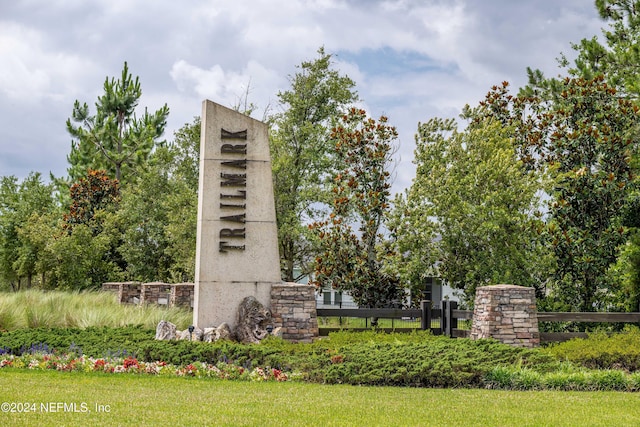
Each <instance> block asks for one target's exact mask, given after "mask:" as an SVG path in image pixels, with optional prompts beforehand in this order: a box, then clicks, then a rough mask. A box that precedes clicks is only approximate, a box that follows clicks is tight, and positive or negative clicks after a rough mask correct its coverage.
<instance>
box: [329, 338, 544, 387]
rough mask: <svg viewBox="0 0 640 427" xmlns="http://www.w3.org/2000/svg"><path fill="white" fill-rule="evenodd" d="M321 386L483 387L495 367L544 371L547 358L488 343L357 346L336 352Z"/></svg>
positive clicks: (433, 340) (439, 341)
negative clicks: (530, 367) (528, 367)
mask: <svg viewBox="0 0 640 427" xmlns="http://www.w3.org/2000/svg"><path fill="white" fill-rule="evenodd" d="M332 361H333V363H332V365H331V366H330V367H329V368H328V369H327V370H326V374H325V382H328V383H346V384H360V385H364V384H366V385H387V386H391V385H393V386H415V387H481V386H482V385H483V383H484V376H485V375H486V373H487V372H489V370H490V369H491V368H492V367H493V366H495V365H502V364H505V365H511V364H514V363H516V362H518V363H521V364H522V365H526V366H535V367H536V369H541V370H546V369H549V368H550V367H551V366H553V365H554V364H555V360H554V359H553V358H552V357H549V356H548V355H544V354H541V353H539V352H537V351H534V350H525V349H519V348H514V347H509V346H506V345H503V344H500V343H498V342H496V341H492V340H481V341H471V340H466V339H462V340H451V339H448V338H445V337H433V338H430V339H428V340H426V341H424V342H421V343H396V344H394V343H383V344H380V343H358V344H354V345H350V346H347V347H344V348H342V349H340V351H339V353H338V354H336V355H334V356H333V357H332Z"/></svg>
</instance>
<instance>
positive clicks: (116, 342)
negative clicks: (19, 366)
mask: <svg viewBox="0 0 640 427" xmlns="http://www.w3.org/2000/svg"><path fill="white" fill-rule="evenodd" d="M154 338H155V332H154V331H153V330H150V329H144V328H142V327H140V326H126V327H122V328H109V327H88V328H86V329H80V328H34V329H18V330H15V331H11V332H3V333H2V334H0V351H4V352H5V353H12V354H22V353H24V352H27V351H29V350H30V349H32V348H36V349H37V348H38V347H40V348H42V349H49V350H52V351H55V352H57V353H69V352H70V351H73V352H76V353H78V354H83V355H85V356H89V357H108V356H122V355H124V354H126V355H137V354H138V352H139V351H140V345H141V344H142V343H144V342H147V341H153V340H154Z"/></svg>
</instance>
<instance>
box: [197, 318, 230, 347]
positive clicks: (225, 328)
mask: <svg viewBox="0 0 640 427" xmlns="http://www.w3.org/2000/svg"><path fill="white" fill-rule="evenodd" d="M230 339H232V333H231V328H230V327H229V325H228V324H227V323H226V322H225V323H222V324H221V325H220V326H218V327H217V328H204V334H203V336H202V341H204V342H216V341H219V340H230Z"/></svg>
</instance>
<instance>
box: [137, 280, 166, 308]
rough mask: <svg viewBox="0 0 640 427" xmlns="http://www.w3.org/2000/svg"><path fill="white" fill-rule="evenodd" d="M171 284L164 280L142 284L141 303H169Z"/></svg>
mask: <svg viewBox="0 0 640 427" xmlns="http://www.w3.org/2000/svg"><path fill="white" fill-rule="evenodd" d="M170 292H171V285H169V284H168V283H163V282H151V283H144V284H142V285H140V304H160V305H168V304H169V293H170Z"/></svg>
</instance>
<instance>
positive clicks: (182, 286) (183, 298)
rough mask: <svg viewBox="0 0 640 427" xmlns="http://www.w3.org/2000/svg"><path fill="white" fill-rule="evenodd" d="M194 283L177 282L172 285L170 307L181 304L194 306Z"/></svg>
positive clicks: (189, 306) (182, 305)
mask: <svg viewBox="0 0 640 427" xmlns="http://www.w3.org/2000/svg"><path fill="white" fill-rule="evenodd" d="M193 294H194V284H193V283H177V284H175V285H171V295H170V296H169V307H174V306H180V307H187V308H191V309H192V308H193Z"/></svg>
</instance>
